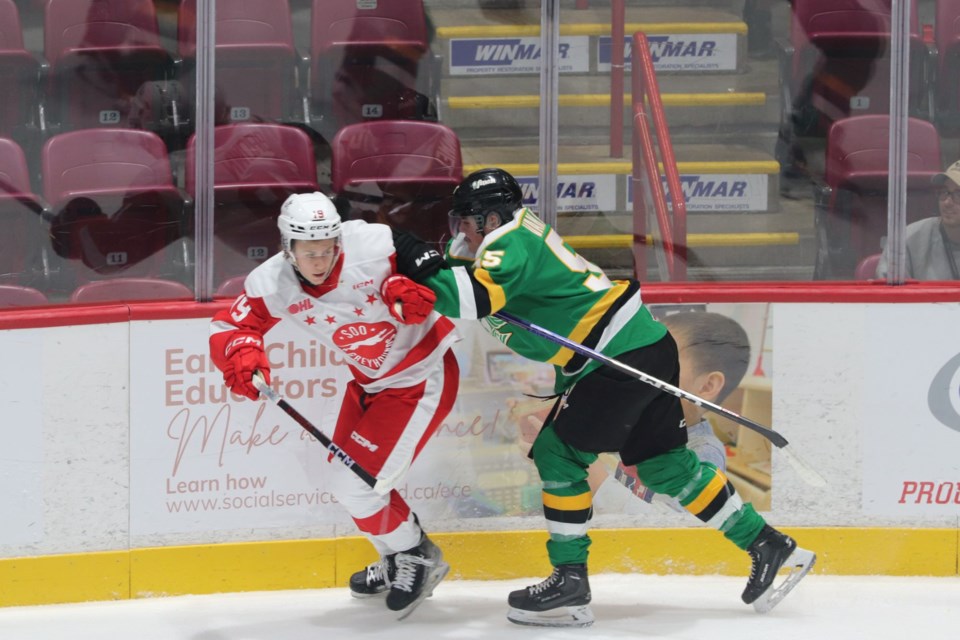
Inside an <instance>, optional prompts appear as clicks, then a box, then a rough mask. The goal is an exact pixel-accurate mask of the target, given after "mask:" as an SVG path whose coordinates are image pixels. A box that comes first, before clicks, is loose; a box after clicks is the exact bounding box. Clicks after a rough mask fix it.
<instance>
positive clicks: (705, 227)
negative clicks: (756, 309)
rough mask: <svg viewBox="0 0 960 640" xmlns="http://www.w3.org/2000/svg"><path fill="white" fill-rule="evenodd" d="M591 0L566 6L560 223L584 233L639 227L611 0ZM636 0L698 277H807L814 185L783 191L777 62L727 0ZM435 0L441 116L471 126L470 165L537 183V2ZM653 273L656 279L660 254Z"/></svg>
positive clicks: (622, 267) (595, 251)
mask: <svg viewBox="0 0 960 640" xmlns="http://www.w3.org/2000/svg"><path fill="white" fill-rule="evenodd" d="M590 4H591V8H589V9H583V10H580V9H576V8H574V4H573V3H572V2H565V3H561V7H562V9H561V14H560V23H561V37H560V54H561V73H560V81H559V90H560V107H559V114H558V117H559V130H560V146H559V150H558V157H559V162H560V171H559V174H560V176H559V180H560V185H559V189H558V191H559V193H558V228H559V231H560V232H561V233H562V234H563V235H564V236H568V237H574V238H579V237H580V236H590V235H604V236H610V235H618V234H620V235H622V234H628V233H630V232H631V208H630V207H631V205H630V196H631V194H630V189H629V186H628V182H629V181H628V175H629V172H630V147H629V142H630V138H629V135H630V128H629V127H630V120H629V119H630V110H629V103H628V105H627V107H625V109H624V113H625V128H624V131H625V137H624V153H623V156H622V157H612V156H611V155H610V141H609V135H610V134H609V131H610V124H609V123H610V106H609V104H610V102H609V101H610V98H609V95H610V76H609V69H610V54H609V52H610V38H609V33H610V19H611V18H610V16H611V13H610V7H609V4H608V3H599V2H591V3H590ZM601 4H602V6H599V5H601ZM629 4H630V6H629V7H628V8H627V16H626V22H627V33H628V36H629V34H632V33H633V32H634V31H637V30H642V31H644V32H645V33H646V34H647V36H648V38H649V39H650V42H651V49H652V51H653V54H654V64H655V67H656V68H657V71H658V81H659V83H660V90H661V94H662V96H663V102H664V106H665V110H666V117H667V122H668V124H669V127H670V134H671V137H672V140H673V144H674V150H675V153H676V157H677V162H678V165H679V170H680V174H681V181H682V183H683V185H684V188H685V190H686V192H687V193H686V195H687V197H688V204H687V210H688V233H689V234H691V235H690V242H689V245H690V246H689V249H688V253H689V275H688V278H689V279H690V280H745V279H749V280H796V279H800V280H806V279H809V278H810V277H811V274H812V263H813V259H812V254H813V251H812V227H813V206H812V202H811V200H810V198H809V194H808V193H807V192H806V191H805V190H799V191H793V192H792V194H793V196H794V197H782V196H781V191H783V192H784V193H786V194H787V195H791V190H790V189H788V185H781V183H780V167H779V164H778V163H777V162H776V161H775V159H774V155H773V149H774V144H775V141H776V132H777V128H778V124H779V112H780V105H779V88H778V87H779V77H778V67H777V62H776V60H775V59H772V58H771V59H759V58H756V57H750V56H748V53H747V25H746V24H745V22H744V21H743V19H742V17H741V15H740V14H739V13H738V12H736V11H733V10H732V9H731V8H730V6H729V5H723V4H721V3H718V2H712V3H710V4H709V5H708V6H704V5H703V4H699V5H698V4H696V3H695V2H688V3H684V4H678V5H673V4H670V5H669V6H666V5H655V4H650V3H644V4H642V5H641V6H636V3H634V2H630V3H629ZM783 4H784V5H785V8H786V11H789V6H788V5H787V3H783ZM425 5H426V7H427V11H428V15H429V17H430V19H431V20H432V22H433V24H434V26H435V28H436V38H435V40H434V43H433V47H434V49H435V51H437V52H438V53H441V54H442V57H443V79H442V83H441V89H440V95H441V103H440V105H439V114H440V120H441V121H442V122H444V123H445V124H447V125H449V126H450V127H452V128H453V129H454V130H455V131H457V133H458V135H459V136H460V139H461V142H462V145H463V157H464V165H465V167H464V168H465V170H467V171H469V170H472V169H475V168H480V167H484V166H491V165H496V166H503V167H504V168H507V169H509V170H511V171H512V172H513V173H514V174H515V175H517V176H518V177H519V178H521V182H522V183H524V184H525V185H526V186H525V188H527V189H529V190H531V192H532V191H534V190H535V188H536V182H535V178H536V176H537V174H538V171H539V167H538V158H539V151H538V142H539V112H538V109H539V96H538V92H539V53H540V52H539V46H538V40H537V38H538V34H539V25H540V8H539V2H529V3H523V2H503V1H500V2H486V3H485V2H482V1H481V2H459V3H458V2H450V1H441V0H436V1H431V0H427V1H426V2H425ZM526 5H529V6H526ZM787 20H788V14H783V15H779V16H776V17H775V24H776V25H782V26H783V27H784V28H785V26H786V24H787ZM627 60H628V65H629V55H628V56H627ZM628 77H629V69H628ZM627 92H628V93H629V80H628V88H627ZM621 239H623V238H621ZM596 244H597V243H591V244H590V245H589V246H595V245H596ZM601 244H602V243H601ZM579 249H580V250H581V252H582V253H584V255H586V256H587V257H588V258H590V259H592V260H594V261H595V262H597V264H600V265H601V266H603V267H605V268H607V269H608V270H610V271H611V272H612V273H614V274H616V275H626V274H629V273H630V271H631V269H632V264H631V257H630V252H629V251H628V250H626V249H624V248H623V247H622V246H617V247H613V248H585V246H581V247H579ZM651 253H652V252H651ZM649 273H650V277H651V279H656V278H657V277H658V276H657V270H656V269H655V265H654V263H653V262H651V269H650V272H649Z"/></svg>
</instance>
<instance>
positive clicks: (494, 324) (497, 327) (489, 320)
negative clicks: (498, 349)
mask: <svg viewBox="0 0 960 640" xmlns="http://www.w3.org/2000/svg"><path fill="white" fill-rule="evenodd" d="M481 322H483V323H484V324H485V325H487V327H486V329H487V331H488V332H489V333H490V335H492V336H493V337H494V338H496V339H497V340H499V341H500V342H502V343H503V344H507V342H509V341H510V338H512V337H513V332H511V331H503V328H504V327H505V326H507V321H506V320H501V319H500V318H494V317H493V316H487V317H486V318H484V319H483V320H482V321H481Z"/></svg>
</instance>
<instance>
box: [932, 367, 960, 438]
mask: <svg viewBox="0 0 960 640" xmlns="http://www.w3.org/2000/svg"><path fill="white" fill-rule="evenodd" d="M958 378H960V353H958V354H957V355H955V356H953V357H952V358H950V359H949V360H948V361H947V363H946V364H945V365H943V366H942V367H941V368H940V371H937V375H935V376H933V381H932V382H931V383H930V390H929V391H927V406H928V407H930V413H931V414H933V417H934V418H936V419H937V420H938V421H939V422H940V423H941V424H943V426H945V427H949V428H951V429H953V430H954V431H960V411H958V404H960V381H958Z"/></svg>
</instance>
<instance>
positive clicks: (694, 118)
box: [439, 61, 780, 138]
mask: <svg viewBox="0 0 960 640" xmlns="http://www.w3.org/2000/svg"><path fill="white" fill-rule="evenodd" d="M750 67H751V72H750V73H729V74H715V75H703V76H689V75H686V76H679V75H666V74H663V75H659V76H658V86H659V89H660V93H661V99H662V100H663V105H664V111H665V114H666V117H667V122H668V123H669V125H670V127H671V128H672V129H673V128H677V129H679V128H682V127H697V128H703V127H704V125H705V124H707V123H709V124H710V125H712V126H715V127H722V128H724V129H731V128H734V129H735V128H737V127H750V128H758V127H763V128H765V129H767V130H771V129H772V130H775V129H776V126H777V124H778V123H779V118H780V105H779V102H780V100H779V91H778V90H777V87H778V70H777V66H776V63H775V62H773V61H760V62H751V64H750ZM627 82H628V86H627V87H626V88H625V93H626V95H625V97H624V124H625V125H629V123H630V122H631V119H632V115H631V110H630V105H631V95H630V89H631V88H630V86H629V78H628V80H627ZM558 88H559V111H558V117H559V123H560V127H561V135H563V134H565V133H569V134H571V135H575V136H582V135H583V134H584V133H585V131H589V130H590V129H602V130H607V129H608V128H609V123H610V90H611V88H610V79H609V77H607V76H602V75H594V76H562V77H561V78H560V81H559V86H558ZM440 95H441V103H440V106H439V109H440V119H441V120H442V121H443V122H444V123H446V124H448V125H449V126H451V127H453V128H454V129H456V130H457V131H458V132H459V134H460V136H461V137H462V138H470V137H476V138H483V137H487V136H489V135H491V134H497V133H499V132H501V131H502V130H503V129H504V128H505V127H506V128H510V129H513V130H514V131H515V133H517V134H518V135H520V136H526V135H532V136H537V135H539V131H538V129H539V108H540V102H541V97H540V95H539V82H538V78H536V77H523V76H506V77H501V76H497V77H489V76H480V77H450V78H446V79H444V80H443V81H442V83H441V91H440Z"/></svg>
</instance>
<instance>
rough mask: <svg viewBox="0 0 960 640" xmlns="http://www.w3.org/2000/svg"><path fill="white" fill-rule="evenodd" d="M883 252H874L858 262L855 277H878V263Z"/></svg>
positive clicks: (871, 278) (865, 278)
mask: <svg viewBox="0 0 960 640" xmlns="http://www.w3.org/2000/svg"><path fill="white" fill-rule="evenodd" d="M881 255H882V254H879V253H872V254H870V255H869V256H867V257H866V258H863V259H862V260H860V262H858V263H857V270H856V272H855V274H854V277H855V278H856V279H857V280H873V279H874V278H876V277H877V264H878V263H879V262H880V256H881Z"/></svg>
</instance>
